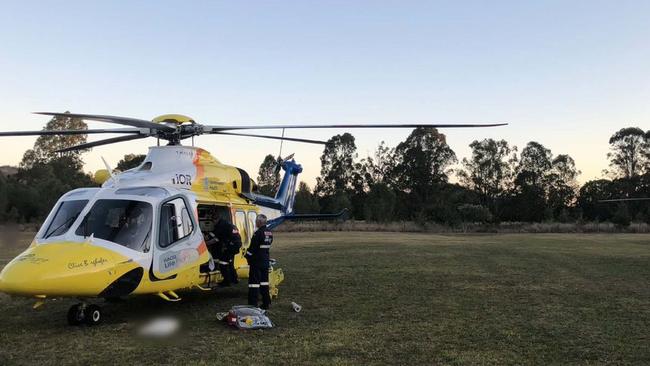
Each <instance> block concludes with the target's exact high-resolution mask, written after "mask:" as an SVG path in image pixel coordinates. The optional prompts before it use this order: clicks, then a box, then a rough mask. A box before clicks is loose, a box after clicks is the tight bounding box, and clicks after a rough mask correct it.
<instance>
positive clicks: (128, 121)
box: [34, 112, 176, 132]
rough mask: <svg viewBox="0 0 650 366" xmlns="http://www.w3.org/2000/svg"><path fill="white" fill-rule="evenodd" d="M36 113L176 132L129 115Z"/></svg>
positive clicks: (170, 128) (167, 127) (173, 129)
mask: <svg viewBox="0 0 650 366" xmlns="http://www.w3.org/2000/svg"><path fill="white" fill-rule="evenodd" d="M34 113H35V114H42V115H45V116H54V117H67V118H81V119H87V120H90V121H99V122H108V123H117V124H120V125H125V126H131V127H138V128H149V129H152V130H159V131H163V132H174V131H176V129H175V128H173V127H169V126H165V125H162V124H158V123H153V122H151V121H147V120H144V119H137V118H129V117H117V116H105V115H99V114H78V113H53V112H34Z"/></svg>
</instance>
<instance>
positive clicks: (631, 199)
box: [598, 197, 650, 203]
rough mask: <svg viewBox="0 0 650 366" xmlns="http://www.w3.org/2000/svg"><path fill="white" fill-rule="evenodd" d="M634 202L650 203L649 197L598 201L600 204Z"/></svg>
mask: <svg viewBox="0 0 650 366" xmlns="http://www.w3.org/2000/svg"><path fill="white" fill-rule="evenodd" d="M634 201H650V198H649V197H638V198H613V199H608V200H598V202H602V203H609V202H634Z"/></svg>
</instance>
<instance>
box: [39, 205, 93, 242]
mask: <svg viewBox="0 0 650 366" xmlns="http://www.w3.org/2000/svg"><path fill="white" fill-rule="evenodd" d="M86 204H88V200H72V201H64V202H61V204H60V205H59V207H58V208H57V210H56V213H55V214H54V217H53V218H52V221H50V225H49V226H48V227H47V230H45V234H43V239H47V238H50V237H53V236H59V235H63V234H65V233H66V232H67V231H68V229H70V226H71V225H72V223H74V221H75V220H76V219H77V216H79V213H80V212H81V210H83V209H84V207H86Z"/></svg>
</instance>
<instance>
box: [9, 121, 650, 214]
mask: <svg viewBox="0 0 650 366" xmlns="http://www.w3.org/2000/svg"><path fill="white" fill-rule="evenodd" d="M86 128H87V126H86V124H85V123H84V122H83V121H82V120H79V119H74V118H69V117H68V118H65V117H54V118H52V120H50V121H49V122H48V124H47V125H46V127H45V129H49V130H53V129H86ZM86 138H87V136H86V135H75V136H40V137H39V138H38V139H37V140H36V142H35V144H34V147H33V148H32V149H30V150H28V151H26V152H25V154H24V155H23V159H22V161H21V163H20V165H19V166H18V167H17V169H16V168H12V169H4V171H5V172H7V173H5V174H3V173H2V172H3V169H2V167H0V221H10V222H38V221H40V220H42V219H43V218H44V217H45V216H46V215H47V213H48V212H49V210H50V209H51V208H52V206H53V205H54V203H55V202H56V200H57V199H58V198H59V197H60V196H61V195H62V194H64V193H65V192H67V191H69V190H72V189H75V188H78V187H89V186H96V184H95V183H94V181H93V179H92V176H91V175H89V174H86V173H84V171H83V161H82V160H81V153H82V151H72V152H67V153H56V152H55V151H56V150H58V149H61V148H65V147H69V146H72V145H76V144H80V143H84V142H86ZM609 146H610V153H609V154H608V156H607V158H608V160H609V170H608V171H607V172H605V173H604V176H605V177H604V178H602V179H597V180H592V181H589V182H586V183H585V184H584V185H582V186H580V185H579V184H578V182H577V177H578V176H579V174H580V171H579V170H578V169H577V168H576V166H575V162H574V160H573V159H572V158H571V157H570V156H569V155H567V154H558V155H555V154H554V153H553V152H552V151H551V150H550V149H548V148H546V147H545V146H543V145H542V144H541V143H539V142H535V141H531V142H529V143H528V144H526V146H524V147H523V148H522V149H521V151H520V150H519V149H518V148H517V147H516V146H512V145H510V144H509V143H508V142H507V141H505V140H494V139H483V140H476V141H474V142H472V143H471V144H470V148H471V156H469V157H467V158H464V159H462V160H461V161H460V162H459V160H458V158H457V156H456V154H455V152H454V151H453V150H452V149H451V147H449V145H448V144H447V142H446V138H445V135H444V134H442V133H440V132H439V131H438V130H436V129H427V128H417V129H415V130H413V131H412V132H411V134H410V135H409V136H408V137H407V138H406V139H405V140H404V141H402V142H400V143H399V144H398V145H397V146H394V147H390V146H387V145H386V144H385V143H384V142H382V143H380V144H379V146H378V147H377V149H376V150H375V151H374V153H373V154H372V155H371V156H366V157H363V158H360V157H359V154H358V152H357V147H356V144H355V139H354V136H353V135H351V134H349V133H344V134H339V135H335V136H333V137H332V138H330V139H329V143H328V144H327V145H326V146H325V148H324V150H323V153H322V155H321V158H320V162H321V171H320V176H319V177H317V180H316V185H315V187H313V189H312V188H310V187H309V186H308V185H307V184H306V183H305V182H300V184H299V188H298V192H297V195H296V202H295V211H296V212H297V213H318V212H320V213H332V212H338V211H340V210H341V209H343V208H348V209H349V210H350V215H351V216H352V217H353V218H354V219H359V220H370V221H378V222H387V221H416V222H436V223H442V224H448V225H456V224H459V223H462V222H479V223H499V222H515V221H516V222H542V221H559V222H576V221H611V222H614V223H617V224H619V225H627V224H629V223H630V222H631V221H640V222H649V223H650V202H643V201H639V202H622V203H614V204H612V203H602V202H600V201H601V200H603V199H617V198H633V197H650V131H643V130H642V129H640V128H637V127H628V128H623V129H621V130H619V131H616V132H615V133H614V134H613V135H612V136H611V138H610V139H609ZM143 159H144V155H133V154H129V155H125V156H124V159H122V160H121V161H120V162H119V163H118V165H117V169H118V170H121V171H124V170H127V169H130V168H132V167H135V166H137V165H139V164H140V163H141V162H142V160H143ZM457 163H460V164H459V165H457ZM276 164H277V161H276V159H275V158H274V157H273V156H272V155H268V156H266V157H265V158H264V161H263V162H262V164H261V165H260V169H259V172H258V177H257V178H258V179H257V189H258V191H259V192H260V193H263V194H266V195H271V196H272V195H274V193H275V191H276V190H277V187H278V185H279V182H280V174H279V172H278V170H277V169H276V167H277V165H276ZM454 166H459V167H458V168H455V169H454V168H453V167H454Z"/></svg>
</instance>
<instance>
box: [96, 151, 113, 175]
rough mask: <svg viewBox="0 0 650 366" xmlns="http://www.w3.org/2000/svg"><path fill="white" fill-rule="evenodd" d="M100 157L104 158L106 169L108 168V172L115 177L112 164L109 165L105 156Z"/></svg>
mask: <svg viewBox="0 0 650 366" xmlns="http://www.w3.org/2000/svg"><path fill="white" fill-rule="evenodd" d="M100 158H102V161H103V162H104V166H105V167H106V170H108V174H110V175H111V178H115V174H113V169H111V166H110V165H108V162H107V161H106V159H104V157H103V156H100Z"/></svg>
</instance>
